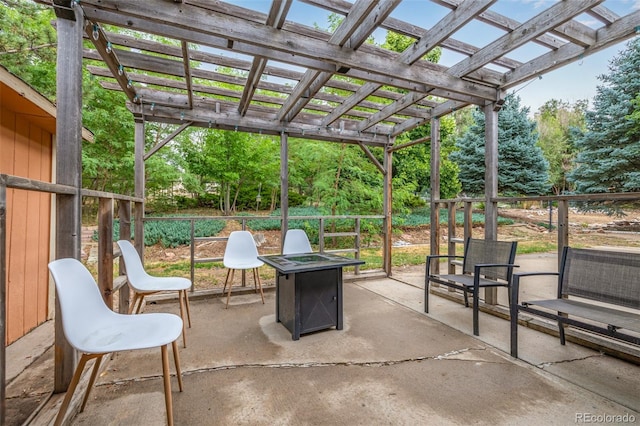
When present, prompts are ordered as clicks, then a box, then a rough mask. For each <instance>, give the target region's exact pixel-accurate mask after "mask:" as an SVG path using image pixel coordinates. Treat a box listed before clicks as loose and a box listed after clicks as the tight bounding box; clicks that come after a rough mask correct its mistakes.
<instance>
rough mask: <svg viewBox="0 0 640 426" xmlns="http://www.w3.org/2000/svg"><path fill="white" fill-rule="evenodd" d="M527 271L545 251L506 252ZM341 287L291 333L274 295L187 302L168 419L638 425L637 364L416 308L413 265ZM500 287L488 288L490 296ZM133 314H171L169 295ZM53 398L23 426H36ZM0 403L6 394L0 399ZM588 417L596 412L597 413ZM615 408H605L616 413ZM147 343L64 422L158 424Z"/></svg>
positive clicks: (447, 305)
mask: <svg viewBox="0 0 640 426" xmlns="http://www.w3.org/2000/svg"><path fill="white" fill-rule="evenodd" d="M518 262H520V263H521V264H522V265H523V266H525V267H526V268H527V269H528V270H531V269H532V268H534V267H535V268H536V269H538V268H539V267H543V266H546V264H548V263H549V262H551V264H553V262H555V257H552V258H551V257H547V256H545V255H541V256H538V255H529V256H528V257H527V256H521V257H519V258H518ZM394 278H395V279H386V278H385V279H376V280H363V281H355V282H350V283H348V284H345V288H344V319H345V324H344V329H343V330H334V329H330V330H325V331H321V332H316V333H312V334H307V335H303V336H302V337H301V339H300V340H298V341H293V340H292V339H291V334H290V333H289V332H288V330H286V329H285V327H284V326H282V325H281V324H279V323H276V322H275V312H274V310H275V307H274V306H275V293H274V292H273V291H270V292H266V293H265V296H266V297H265V298H266V303H265V304H264V305H263V304H262V303H260V297H259V295H256V294H247V295H234V296H232V297H231V304H230V306H229V309H225V308H224V303H223V302H224V299H221V298H212V299H205V300H193V301H192V304H191V308H192V319H193V326H192V328H190V329H188V330H187V345H188V346H187V348H182V342H181V340H179V343H180V345H179V346H180V359H181V366H182V371H183V377H184V391H183V392H178V386H177V381H176V379H175V377H174V378H172V387H173V404H174V420H175V424H177V425H231V424H246V425H334V424H335V425H371V424H375V425H382V424H385V425H417V424H428V425H456V424H472V423H473V424H487V425H488V424H491V425H520V424H521V425H529V424H531V425H533V424H536V425H537V424H546V425H569V424H576V423H578V424H579V423H594V422H596V421H597V420H600V423H604V422H607V423H614V424H617V423H631V424H633V423H636V424H637V423H640V366H638V365H635V364H633V363H629V362H626V361H623V360H620V359H616V358H613V357H610V356H607V355H604V354H602V353H600V352H597V351H594V350H591V349H588V348H585V347H583V346H579V345H576V344H573V343H570V342H568V343H567V345H566V346H561V345H560V344H559V341H558V339H557V338H554V337H552V336H550V335H547V334H544V333H541V332H539V331H534V330H530V329H527V328H525V327H520V356H521V358H522V359H519V360H516V359H513V358H511V357H510V356H509V354H508V350H509V323H508V321H505V320H504V319H502V318H499V317H496V316H493V315H489V314H486V313H481V315H480V337H479V338H477V337H473V336H471V309H469V308H465V307H464V306H463V305H461V304H459V303H456V302H453V301H450V300H448V299H446V298H442V297H433V298H431V306H430V313H429V314H425V313H424V309H423V291H424V290H423V282H422V281H423V279H424V273H419V272H415V270H413V272H410V273H403V271H402V270H398V271H396V272H394ZM502 296H503V295H501V297H502ZM147 311H149V312H150V311H164V312H167V311H169V312H177V304H175V303H167V304H165V303H162V304H157V305H150V306H148V308H147ZM61 398H62V397H61V396H54V397H53V398H52V400H51V401H50V402H49V404H48V405H50V409H49V410H44V411H43V412H42V415H40V416H38V417H36V418H35V419H33V421H32V423H31V424H50V423H51V421H52V419H53V416H55V414H56V409H57V406H59V404H60V402H61ZM9 404H10V402H9ZM598 416H599V417H598ZM617 416H618V417H617ZM165 421H166V419H165V408H164V395H163V387H162V374H161V362H160V351H159V350H149V351H135V352H127V353H120V354H117V355H115V357H114V359H113V360H112V361H111V362H109V364H108V367H107V368H106V370H105V371H104V372H103V373H102V374H101V376H100V377H99V379H98V382H97V386H96V387H95V388H94V389H93V390H92V393H91V398H90V400H89V402H88V404H87V407H86V408H85V411H84V412H83V413H80V414H78V415H77V416H76V417H75V418H74V419H73V420H72V423H71V424H73V425H123V424H127V425H129V424H145V425H151V424H153V425H155V424H164V423H165Z"/></svg>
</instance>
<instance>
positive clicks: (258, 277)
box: [253, 268, 264, 305]
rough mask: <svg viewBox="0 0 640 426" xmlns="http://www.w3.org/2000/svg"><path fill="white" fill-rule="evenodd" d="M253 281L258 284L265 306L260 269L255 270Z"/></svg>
mask: <svg viewBox="0 0 640 426" xmlns="http://www.w3.org/2000/svg"><path fill="white" fill-rule="evenodd" d="M253 281H254V282H257V283H258V288H259V289H260V297H261V298H262V304H263V305H264V293H263V292H262V282H260V273H259V272H258V268H253Z"/></svg>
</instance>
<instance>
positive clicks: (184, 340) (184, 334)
mask: <svg viewBox="0 0 640 426" xmlns="http://www.w3.org/2000/svg"><path fill="white" fill-rule="evenodd" d="M178 302H179V303H180V318H182V344H183V346H184V347H185V348H186V347H187V322H186V321H185V317H184V314H185V310H186V308H185V307H184V300H183V299H182V290H180V291H179V292H178Z"/></svg>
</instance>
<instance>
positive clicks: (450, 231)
mask: <svg viewBox="0 0 640 426" xmlns="http://www.w3.org/2000/svg"><path fill="white" fill-rule="evenodd" d="M447 213H448V216H447V239H448V241H449V244H447V254H448V255H449V256H455V254H456V242H455V241H454V240H455V238H456V202H455V201H450V202H448V203H447ZM448 271H449V273H450V274H455V273H456V265H455V263H452V262H449V269H448Z"/></svg>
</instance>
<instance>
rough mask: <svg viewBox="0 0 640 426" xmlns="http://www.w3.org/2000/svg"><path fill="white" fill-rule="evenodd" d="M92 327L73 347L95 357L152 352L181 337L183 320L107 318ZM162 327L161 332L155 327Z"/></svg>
mask: <svg viewBox="0 0 640 426" xmlns="http://www.w3.org/2000/svg"><path fill="white" fill-rule="evenodd" d="M109 317H110V318H105V319H104V321H101V322H97V323H93V324H91V327H90V329H88V330H87V335H85V336H84V339H82V340H81V341H79V342H75V343H74V344H73V345H72V346H74V347H75V348H76V349H78V350H80V351H82V352H86V353H91V354H96V353H107V352H119V351H128V350H134V349H148V348H155V347H157V346H160V345H167V344H169V343H171V342H173V341H175V340H176V339H177V338H178V337H180V333H182V320H181V319H180V318H179V317H178V316H176V315H173V314H165V313H153V314H142V315H118V314H115V315H110V316H109ZM158 324H162V329H160V328H159V327H158Z"/></svg>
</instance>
